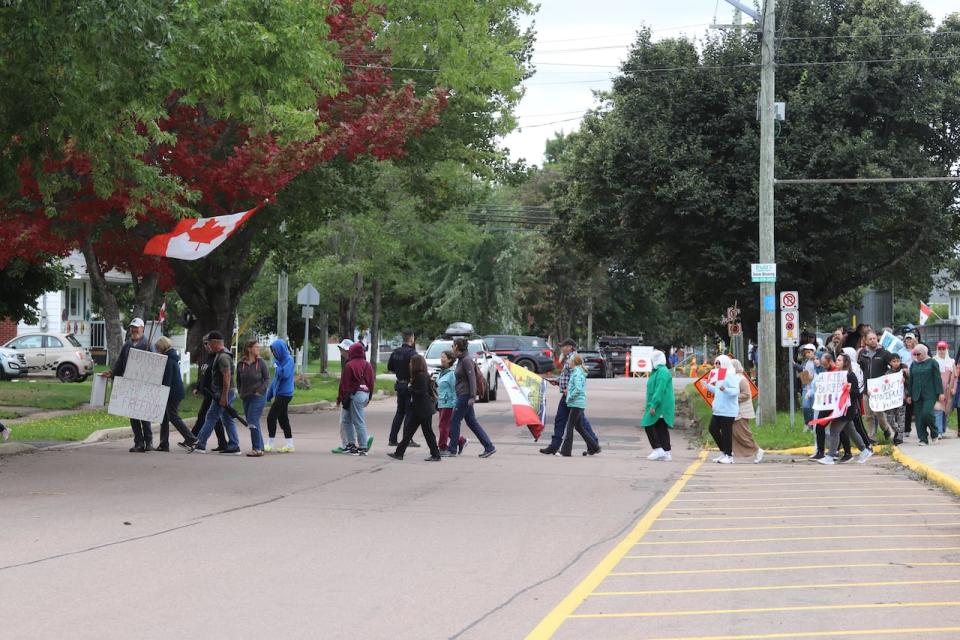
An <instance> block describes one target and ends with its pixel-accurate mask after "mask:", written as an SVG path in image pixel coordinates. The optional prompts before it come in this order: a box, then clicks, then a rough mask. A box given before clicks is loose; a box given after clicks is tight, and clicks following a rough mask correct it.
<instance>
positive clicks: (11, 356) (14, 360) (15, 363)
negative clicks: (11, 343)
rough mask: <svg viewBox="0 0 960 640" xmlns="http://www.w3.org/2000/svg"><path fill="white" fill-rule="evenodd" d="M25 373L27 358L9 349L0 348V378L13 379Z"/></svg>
mask: <svg viewBox="0 0 960 640" xmlns="http://www.w3.org/2000/svg"><path fill="white" fill-rule="evenodd" d="M25 375H27V359H26V357H25V356H24V355H23V354H22V353H20V354H18V353H17V352H16V351H13V350H11V349H0V380H13V379H14V378H19V377H20V376H25Z"/></svg>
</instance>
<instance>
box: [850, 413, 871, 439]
mask: <svg viewBox="0 0 960 640" xmlns="http://www.w3.org/2000/svg"><path fill="white" fill-rule="evenodd" d="M853 428H854V430H855V431H856V432H857V435H858V436H860V439H861V440H863V442H864V444H865V445H866V446H868V447H869V446H870V445H872V444H874V440H873V438H871V437H870V436H868V435H867V429H866V427H864V426H863V416H860V415H858V416H857V417H856V418H854V419H853Z"/></svg>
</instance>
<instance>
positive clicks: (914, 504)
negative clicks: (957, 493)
mask: <svg viewBox="0 0 960 640" xmlns="http://www.w3.org/2000/svg"><path fill="white" fill-rule="evenodd" d="M955 505H956V503H954V502H912V503H910V506H911V507H943V506H951V507H952V506H955ZM877 506H889V505H877V504H868V505H863V504H851V505H847V504H795V505H792V506H785V507H773V506H770V507H767V506H765V507H763V510H764V511H795V510H797V509H858V508H866V507H877ZM756 510H757V507H671V508H670V509H665V511H676V512H683V513H686V512H687V511H756ZM852 515H857V514H852ZM737 518H738V519H739V516H737ZM660 519H661V520H666V518H660Z"/></svg>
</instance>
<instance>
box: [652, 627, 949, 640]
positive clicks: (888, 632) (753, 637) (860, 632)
mask: <svg viewBox="0 0 960 640" xmlns="http://www.w3.org/2000/svg"><path fill="white" fill-rule="evenodd" d="M957 631H960V627H909V628H903V629H846V630H843V631H840V630H837V631H787V632H784V633H759V634H753V633H751V634H747V635H735V636H674V637H671V638H650V639H649V640H790V639H791V638H837V637H844V638H853V637H857V636H867V637H870V638H872V637H874V636H902V635H911V636H912V635H917V634H920V633H924V634H926V633H955V632H957Z"/></svg>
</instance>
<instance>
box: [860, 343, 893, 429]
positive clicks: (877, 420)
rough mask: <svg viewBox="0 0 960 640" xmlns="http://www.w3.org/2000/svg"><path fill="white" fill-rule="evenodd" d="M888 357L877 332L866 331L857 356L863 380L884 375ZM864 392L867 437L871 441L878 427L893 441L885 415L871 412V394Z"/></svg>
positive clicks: (888, 361)
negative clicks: (862, 344) (863, 342)
mask: <svg viewBox="0 0 960 640" xmlns="http://www.w3.org/2000/svg"><path fill="white" fill-rule="evenodd" d="M890 356H891V354H890V352H889V351H887V350H886V349H884V348H883V347H881V346H880V339H879V338H878V337H877V332H876V331H873V330H869V331H867V335H866V338H865V344H864V346H863V348H862V349H860V352H859V353H858V354H857V364H859V365H860V368H861V369H862V370H863V376H864V378H866V379H867V380H870V379H872V378H880V377H882V376H883V375H885V374H886V372H887V368H888V367H889V365H890ZM864 392H865V394H866V400H867V402H866V404H865V411H864V413H863V417H864V418H867V424H866V428H867V435H868V436H870V438H871V439H873V438H874V437H875V436H876V434H877V426H878V425H879V426H880V429H881V430H883V434H884V435H885V436H887V438H888V439H890V440H893V430H892V429H891V428H890V425H889V424H888V423H887V414H886V413H885V412H883V411H877V412H874V411H873V410H871V409H870V393H871V392H870V389H869V387H868V388H866V389H864ZM870 418H873V420H870Z"/></svg>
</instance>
